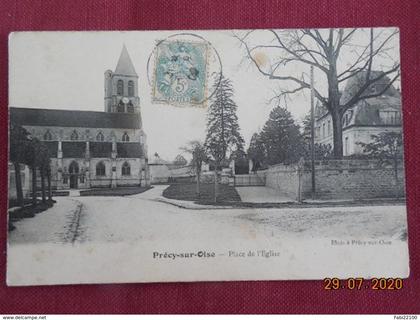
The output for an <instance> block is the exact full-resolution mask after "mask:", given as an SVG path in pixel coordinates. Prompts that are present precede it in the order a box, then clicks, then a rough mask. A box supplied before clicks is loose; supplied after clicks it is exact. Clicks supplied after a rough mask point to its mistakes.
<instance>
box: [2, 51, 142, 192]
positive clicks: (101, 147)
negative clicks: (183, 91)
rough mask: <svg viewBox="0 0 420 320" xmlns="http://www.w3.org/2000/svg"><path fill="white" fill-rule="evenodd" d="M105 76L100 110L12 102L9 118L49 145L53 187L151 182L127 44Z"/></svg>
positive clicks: (135, 81)
mask: <svg viewBox="0 0 420 320" xmlns="http://www.w3.org/2000/svg"><path fill="white" fill-rule="evenodd" d="M104 76H105V97H104V111H103V112H96V111H79V110H54V109H35V108H16V107H11V108H10V121H11V122H14V123H16V124H19V125H21V126H22V127H24V128H25V129H26V130H27V131H28V132H29V133H30V134H31V136H32V137H36V138H38V139H39V140H41V141H42V142H43V143H45V144H46V145H47V147H48V149H49V153H50V156H51V167H52V179H51V180H52V186H53V188H54V189H58V190H62V189H87V188H97V187H107V188H109V187H111V188H114V187H118V186H147V185H149V184H150V181H149V166H148V160H147V143H146V134H145V133H144V131H143V125H142V118H141V112H140V98H139V92H138V78H139V77H138V75H137V73H136V70H135V68H134V66H133V63H132V61H131V58H130V56H129V54H128V51H127V48H126V47H125V46H124V47H123V49H122V52H121V55H120V58H119V60H118V63H117V66H116V68H115V71H114V72H113V71H111V70H107V71H105V74H104Z"/></svg>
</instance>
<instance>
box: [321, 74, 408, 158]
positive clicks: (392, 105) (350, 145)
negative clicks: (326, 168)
mask: <svg viewBox="0 0 420 320" xmlns="http://www.w3.org/2000/svg"><path fill="white" fill-rule="evenodd" d="M380 75H381V72H379V71H372V73H371V77H375V78H376V77H378V76H380ZM365 77H366V73H365V72H360V73H359V74H358V76H355V77H353V78H352V79H350V80H349V81H348V83H347V84H346V87H345V89H344V91H343V93H342V95H341V102H342V103H345V102H346V101H348V99H350V97H352V96H353V95H354V93H355V92H356V90H359V89H360V88H361V86H362V84H363V82H364V79H365ZM383 91H384V92H383ZM365 92H366V95H369V94H375V93H380V92H383V93H382V94H381V95H379V96H377V97H372V98H367V99H364V100H361V101H359V102H358V103H356V104H355V105H354V106H353V107H351V108H350V109H349V110H347V111H346V112H345V113H344V115H343V118H342V128H343V155H344V156H350V155H353V154H361V153H363V148H362V146H360V145H359V144H358V143H359V142H363V143H370V142H371V141H372V135H378V134H380V133H382V132H387V131H394V132H401V131H402V121H401V94H400V92H399V91H398V90H397V89H396V88H395V87H394V86H393V85H392V84H391V85H390V79H389V78H388V77H387V76H383V77H382V78H381V80H379V81H377V82H375V83H374V84H373V85H371V86H370V87H368V88H367V89H366V90H365ZM315 143H319V144H323V145H330V146H331V148H332V147H333V124H332V119H331V115H330V114H329V112H328V110H327V109H326V108H325V106H323V105H321V104H317V106H316V109H315Z"/></svg>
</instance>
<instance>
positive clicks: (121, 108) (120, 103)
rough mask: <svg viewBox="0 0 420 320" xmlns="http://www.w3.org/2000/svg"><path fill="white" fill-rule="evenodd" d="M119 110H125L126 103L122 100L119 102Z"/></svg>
mask: <svg viewBox="0 0 420 320" xmlns="http://www.w3.org/2000/svg"><path fill="white" fill-rule="evenodd" d="M117 112H124V103H123V102H122V101H120V102H119V103H118V106H117Z"/></svg>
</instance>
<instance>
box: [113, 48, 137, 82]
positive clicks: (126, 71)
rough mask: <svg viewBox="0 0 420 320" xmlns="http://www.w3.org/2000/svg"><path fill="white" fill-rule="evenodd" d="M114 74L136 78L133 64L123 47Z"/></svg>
mask: <svg viewBox="0 0 420 320" xmlns="http://www.w3.org/2000/svg"><path fill="white" fill-rule="evenodd" d="M114 73H115V74H123V75H128V76H137V73H136V69H134V65H133V62H132V61H131V58H130V55H129V54H128V51H127V48H126V46H125V45H123V48H122V50H121V55H120V58H119V59H118V63H117V67H116V68H115V72H114Z"/></svg>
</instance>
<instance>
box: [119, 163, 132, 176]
mask: <svg viewBox="0 0 420 320" xmlns="http://www.w3.org/2000/svg"><path fill="white" fill-rule="evenodd" d="M121 174H122V175H123V176H129V175H130V174H131V168H130V164H129V163H128V162H124V163H123V165H122V167H121Z"/></svg>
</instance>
